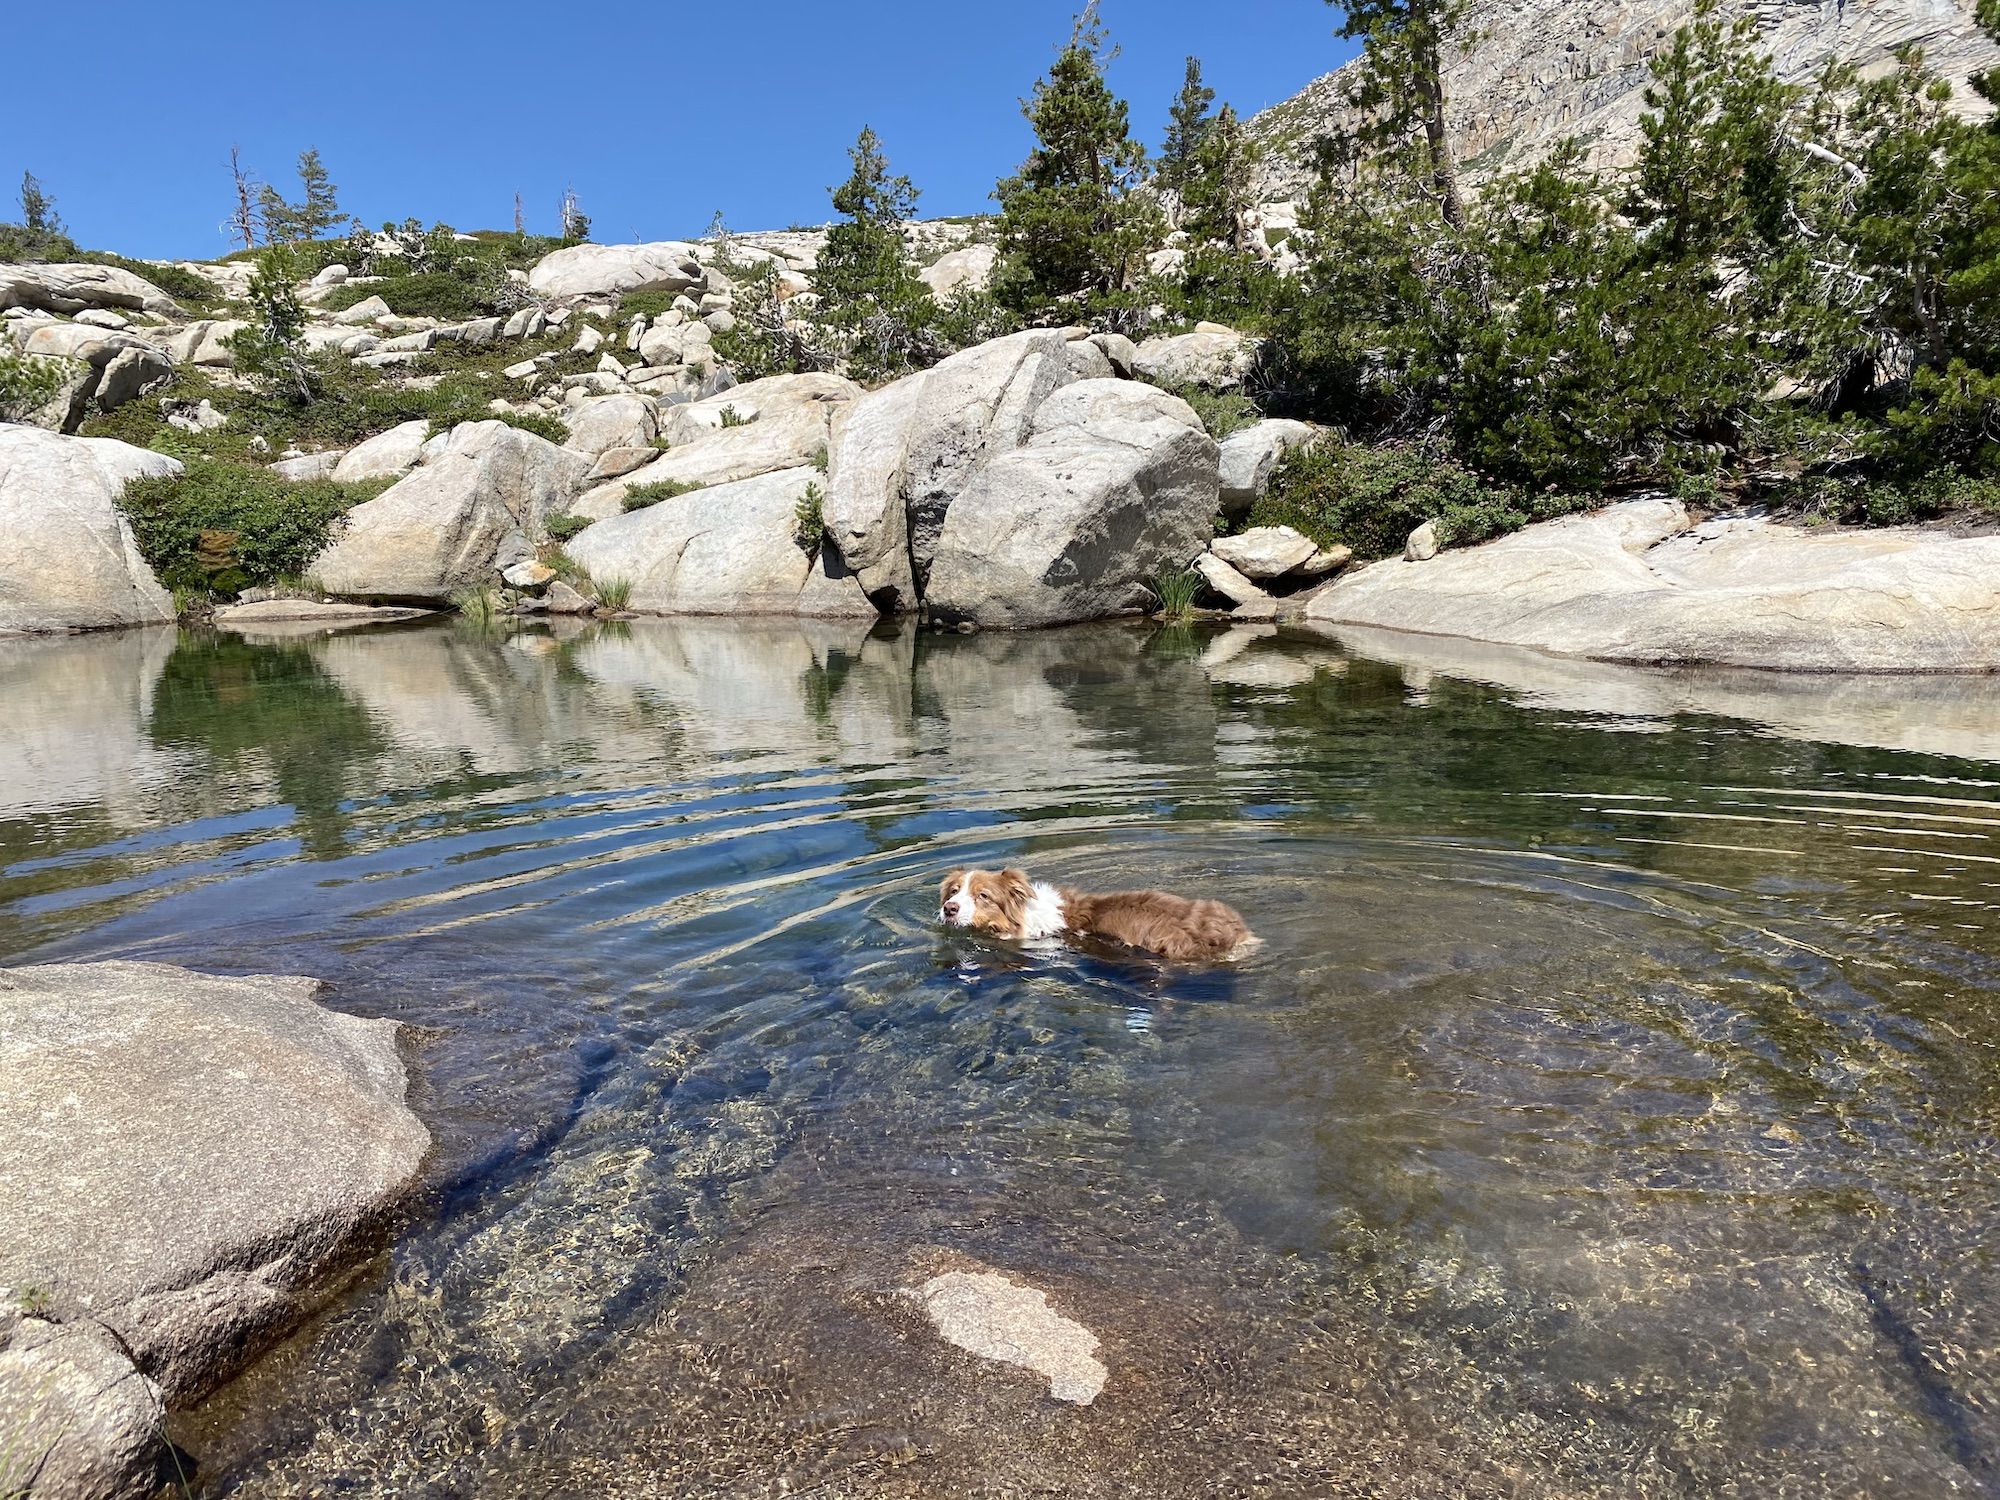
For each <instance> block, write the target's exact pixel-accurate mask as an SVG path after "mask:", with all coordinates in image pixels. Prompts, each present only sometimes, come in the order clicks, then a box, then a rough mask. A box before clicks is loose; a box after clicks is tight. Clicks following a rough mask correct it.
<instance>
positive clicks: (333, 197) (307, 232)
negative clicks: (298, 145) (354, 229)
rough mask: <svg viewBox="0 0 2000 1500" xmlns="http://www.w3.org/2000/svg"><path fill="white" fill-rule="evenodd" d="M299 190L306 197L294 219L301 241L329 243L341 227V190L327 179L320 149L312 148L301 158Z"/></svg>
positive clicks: (296, 211)
mask: <svg viewBox="0 0 2000 1500" xmlns="http://www.w3.org/2000/svg"><path fill="white" fill-rule="evenodd" d="M299 186H300V188H301V189H302V190H303V194H302V196H301V198H300V200H299V206H298V208H297V209H296V210H295V211H294V217H293V227H294V229H295V231H296V233H297V237H298V238H299V239H302V240H319V239H325V238H326V237H327V236H328V235H330V234H332V233H333V231H334V230H335V229H336V228H338V227H339V226H340V223H341V218H342V215H341V212H340V190H339V189H338V188H336V187H335V186H334V185H333V179H332V178H331V177H330V176H328V175H327V170H326V164H325V163H324V162H322V161H321V160H320V156H319V147H317V146H309V147H307V148H306V149H305V150H304V151H303V152H301V153H300V155H299Z"/></svg>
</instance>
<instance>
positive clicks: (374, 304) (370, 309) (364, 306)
mask: <svg viewBox="0 0 2000 1500" xmlns="http://www.w3.org/2000/svg"><path fill="white" fill-rule="evenodd" d="M395 316H396V314H395V313H394V312H393V311H391V310H390V307H389V304H388V303H386V302H384V301H383V300H382V299H381V298H380V297H363V298H362V299H361V300H360V301H359V302H357V303H355V304H354V306H352V307H350V308H348V309H346V310H345V311H344V312H337V313H335V314H334V315H333V321H334V322H336V323H344V324H345V325H347V326H348V327H349V328H359V327H360V326H361V325H362V324H364V323H373V322H374V321H376V319H378V318H393V317H395Z"/></svg>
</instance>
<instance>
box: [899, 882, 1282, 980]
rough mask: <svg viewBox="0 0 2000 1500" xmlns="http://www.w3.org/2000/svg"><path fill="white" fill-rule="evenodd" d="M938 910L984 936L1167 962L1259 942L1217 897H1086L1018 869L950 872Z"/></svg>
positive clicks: (1241, 950)
mask: <svg viewBox="0 0 2000 1500" xmlns="http://www.w3.org/2000/svg"><path fill="white" fill-rule="evenodd" d="M938 916H939V918H940V919H941V920H943V921H944V922H946V923H948V924H950V925H951V926H953V927H962V928H967V929H969V930H971V931H973V932H983V933H985V934H986V935H987V936H989V937H997V938H1007V939H1010V940H1011V941H1014V942H1021V943H1031V942H1037V941H1046V940H1049V939H1054V938H1084V939H1091V938H1095V939H1099V940H1101V941H1104V942H1107V943H1116V944H1119V945H1120V946H1122V947H1126V948H1134V949H1137V950H1138V951H1139V952H1141V953H1150V954H1152V955H1154V956H1155V957H1157V958H1164V959H1167V960H1169V961H1170V962H1173V963H1221V962H1224V961H1227V960H1229V959H1234V958H1241V957H1242V956H1243V955H1244V954H1246V953H1248V952H1250V951H1251V950H1252V949H1253V948H1255V947H1257V946H1258V940H1257V938H1256V937H1255V936H1254V935H1253V934H1252V933H1251V931H1250V928H1249V925H1248V924H1247V923H1245V922H1244V920H1243V918H1242V917H1241V916H1240V915H1238V914H1237V912H1236V911H1235V909H1234V908H1233V907H1228V906H1225V905H1223V904H1222V903H1221V902H1220V901H1190V900H1188V899H1187V898H1186V897H1184V896H1174V895H1169V894H1168V893H1167V892H1165V891H1114V892H1112V893H1111V894H1110V895H1105V896H1092V895H1087V894H1085V893H1084V892H1082V891H1073V890H1070V889H1068V888H1067V887H1065V886H1055V885H1049V884H1047V883H1045V882H1041V881H1034V880H1030V879H1029V878H1028V877H1027V875H1026V874H1025V873H1024V872H1022V871H1020V870H953V871H952V872H951V873H950V874H949V875H947V876H945V878H944V882H943V884H942V885H941V886H940V887H939V892H938Z"/></svg>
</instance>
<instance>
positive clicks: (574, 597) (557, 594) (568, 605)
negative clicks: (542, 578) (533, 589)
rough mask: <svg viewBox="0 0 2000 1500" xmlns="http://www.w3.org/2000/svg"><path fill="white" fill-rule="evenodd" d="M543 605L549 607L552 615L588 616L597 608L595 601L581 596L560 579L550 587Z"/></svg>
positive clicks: (544, 597)
mask: <svg viewBox="0 0 2000 1500" xmlns="http://www.w3.org/2000/svg"><path fill="white" fill-rule="evenodd" d="M543 603H545V604H546V605H547V606H548V611H549V613H550V614H552V615H587V614H589V613H590V612H591V611H592V610H594V609H596V608H597V601H596V600H595V599H591V598H589V597H587V596H585V595H583V594H579V593H578V592H577V591H576V590H575V589H573V588H571V587H570V586H569V585H568V584H566V583H564V582H563V581H562V580H561V579H560V578H558V579H557V580H556V581H555V582H554V583H552V584H550V585H549V591H548V593H547V594H546V595H544V596H543Z"/></svg>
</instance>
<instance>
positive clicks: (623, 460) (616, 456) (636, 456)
mask: <svg viewBox="0 0 2000 1500" xmlns="http://www.w3.org/2000/svg"><path fill="white" fill-rule="evenodd" d="M659 456H660V450H659V449H658V448H655V447H652V446H650V445H648V446H647V447H644V448H607V449H605V450H604V452H602V453H600V454H598V455H597V462H596V463H594V464H592V465H591V466H590V481H591V483H592V484H601V483H603V482H604V481H605V480H607V479H620V478H623V477H624V476H625V475H627V474H630V473H631V472H632V471H633V470H634V469H643V468H644V467H645V466H646V465H647V464H649V463H651V462H652V461H653V460H654V459H656V458H658V457H659Z"/></svg>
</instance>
